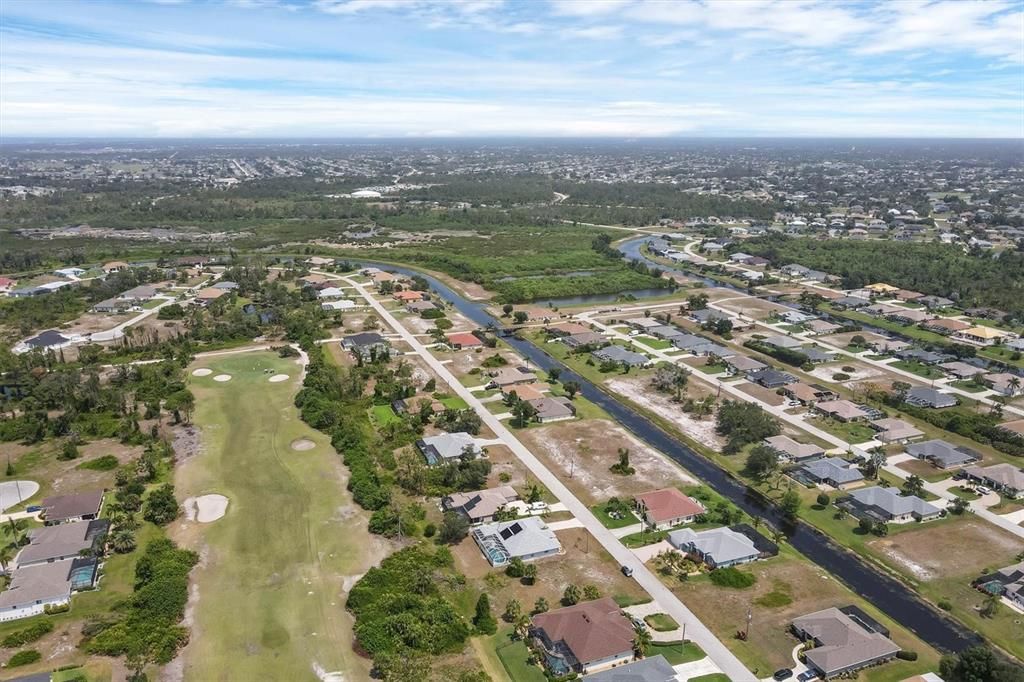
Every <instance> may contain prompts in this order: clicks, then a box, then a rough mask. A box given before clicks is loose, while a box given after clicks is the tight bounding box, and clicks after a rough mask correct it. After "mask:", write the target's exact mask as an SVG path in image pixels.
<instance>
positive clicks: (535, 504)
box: [530, 502, 548, 512]
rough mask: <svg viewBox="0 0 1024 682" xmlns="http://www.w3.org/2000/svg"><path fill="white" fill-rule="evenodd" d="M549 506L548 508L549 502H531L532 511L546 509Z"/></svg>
mask: <svg viewBox="0 0 1024 682" xmlns="http://www.w3.org/2000/svg"><path fill="white" fill-rule="evenodd" d="M547 508H548V503H547V502H532V503H530V511H532V512H537V511H546V510H547Z"/></svg>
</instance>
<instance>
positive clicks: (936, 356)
mask: <svg viewBox="0 0 1024 682" xmlns="http://www.w3.org/2000/svg"><path fill="white" fill-rule="evenodd" d="M895 355H896V357H898V358H899V359H900V360H907V361H909V362H920V363H921V364H923V365H937V364H939V363H940V362H948V361H950V360H953V359H954V356H952V355H948V354H946V353H936V352H934V351H930V350H924V349H923V348H903V349H901V350H897V351H896V352H895Z"/></svg>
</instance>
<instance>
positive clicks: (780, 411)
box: [577, 313, 1024, 539]
mask: <svg viewBox="0 0 1024 682" xmlns="http://www.w3.org/2000/svg"><path fill="white" fill-rule="evenodd" d="M577 318H578V319H580V320H582V321H584V322H586V323H589V324H593V325H594V326H595V327H597V328H598V329H600V330H601V331H602V333H603V334H605V335H606V336H609V337H612V338H616V339H621V340H624V341H629V342H630V343H634V344H636V345H637V346H640V347H642V348H643V349H644V350H645V351H647V352H648V353H649V354H651V355H653V356H654V357H655V358H657V359H659V360H664V361H665V362H670V363H673V364H678V362H679V360H680V358H682V357H691V356H689V355H683V356H680V355H668V354H666V353H665V351H663V350H659V349H656V348H651V347H650V346H648V345H647V344H645V343H644V341H643V339H640V338H636V337H631V336H629V335H627V334H623V333H622V332H620V331H617V330H615V329H612V328H611V327H609V326H608V325H606V324H604V323H603V322H599V321H598V320H595V319H593V318H592V317H591V316H590V315H589V314H587V313H583V314H581V315H578V316H577ZM693 376H694V377H696V378H697V379H698V380H699V381H704V382H706V383H709V384H711V385H712V386H715V387H718V388H720V389H721V391H722V392H724V393H728V394H730V395H731V396H733V397H735V398H738V399H740V400H743V401H745V402H752V403H755V404H757V405H758V406H759V407H761V408H762V409H763V410H765V411H766V412H768V413H770V414H771V415H773V416H774V417H776V418H778V419H780V420H781V421H784V422H787V423H789V424H792V425H793V426H795V427H796V428H798V429H800V430H802V431H805V432H807V433H810V434H812V435H814V436H817V437H818V438H820V439H822V440H823V441H825V442H827V443H831V444H832V445H833V446H835V447H837V448H841V449H843V450H848V451H850V452H853V453H854V454H855V455H858V456H860V457H863V458H867V457H869V455H868V453H867V452H866V451H865V449H864V448H863V447H861V446H858V445H854V444H853V443H848V442H846V441H844V440H843V439H842V438H839V437H838V436H835V435H833V434H831V433H829V432H827V431H823V430H822V429H819V428H818V427H816V426H814V425H813V424H811V423H809V422H808V421H807V420H805V419H804V415H802V414H789V413H788V412H786V409H787V408H786V406H785V405H769V404H767V403H765V402H762V401H760V400H758V399H757V398H755V397H753V396H752V395H750V394H748V393H744V392H743V391H741V390H739V388H738V386H737V384H739V385H742V384H744V383H746V382H742V381H741V382H735V381H733V382H729V381H722V380H721V379H719V378H718V377H717V376H715V375H713V374H703V373H700V372H694V373H693ZM884 469H885V470H886V471H888V472H889V473H891V474H893V475H895V476H897V477H899V478H902V479H905V478H907V477H908V476H909V475H910V474H909V473H908V472H907V471H905V470H903V469H900V468H899V467H897V466H895V464H887V465H886V466H885V467H884ZM924 489H925V490H927V491H928V492H930V493H932V494H933V495H936V496H938V497H940V498H942V499H944V500H946V501H947V502H951V501H953V500H954V499H956V495H954V494H953V493H951V492H949V491H948V490H946V489H945V488H943V487H942V486H941V485H939V484H937V483H929V482H927V481H926V482H925V484H924ZM981 502H982V501H981V500H975V501H974V502H972V503H971V511H973V512H974V513H975V514H976V515H977V516H978V518H981V519H984V520H985V521H988V522H989V523H991V524H993V525H995V526H998V527H999V528H1002V529H1003V530H1005V531H1007V532H1009V533H1012V534H1013V535H1016V536H1017V537H1019V538H1021V539H1024V528H1022V527H1021V526H1019V525H1018V524H1016V523H1014V522H1013V519H1012V518H1011V519H1008V518H1005V517H1003V516H1000V515H999V514H996V513H993V512H990V511H989V510H988V509H986V508H985V506H984V505H983V504H981Z"/></svg>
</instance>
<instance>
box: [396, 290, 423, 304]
mask: <svg viewBox="0 0 1024 682" xmlns="http://www.w3.org/2000/svg"><path fill="white" fill-rule="evenodd" d="M391 298H393V299H395V300H396V301H402V302H403V303H409V302H410V301H422V300H423V299H424V298H426V297H425V296H424V295H423V292H422V291H416V290H414V289H402V290H401V291H396V292H395V293H393V294H391Z"/></svg>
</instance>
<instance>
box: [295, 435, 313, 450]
mask: <svg viewBox="0 0 1024 682" xmlns="http://www.w3.org/2000/svg"><path fill="white" fill-rule="evenodd" d="M315 447H316V443H314V442H313V441H311V440H309V439H308V438H296V439H295V440H293V441H292V450H298V451H299V452H302V451H303V450H312V449H313V448H315Z"/></svg>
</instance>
